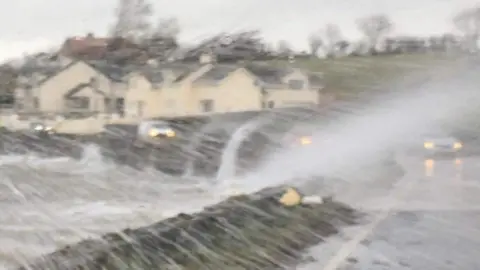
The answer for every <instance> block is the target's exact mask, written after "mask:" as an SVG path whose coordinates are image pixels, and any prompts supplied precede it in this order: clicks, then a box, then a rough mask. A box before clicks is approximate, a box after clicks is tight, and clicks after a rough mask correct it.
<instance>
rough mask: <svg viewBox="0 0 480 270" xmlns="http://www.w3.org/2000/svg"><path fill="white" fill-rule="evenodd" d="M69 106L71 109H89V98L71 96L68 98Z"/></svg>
mask: <svg viewBox="0 0 480 270" xmlns="http://www.w3.org/2000/svg"><path fill="white" fill-rule="evenodd" d="M69 107H70V108H72V109H89V108H90V99H89V98H88V97H72V98H70V99H69Z"/></svg>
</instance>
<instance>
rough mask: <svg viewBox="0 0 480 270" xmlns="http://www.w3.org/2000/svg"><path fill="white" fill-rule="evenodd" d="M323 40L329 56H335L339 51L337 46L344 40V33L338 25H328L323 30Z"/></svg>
mask: <svg viewBox="0 0 480 270" xmlns="http://www.w3.org/2000/svg"><path fill="white" fill-rule="evenodd" d="M323 36H324V38H323V40H324V44H323V46H324V48H325V52H326V53H327V55H329V56H332V55H334V54H335V50H336V49H337V44H338V43H339V42H340V41H342V40H343V36H342V32H341V30H340V27H338V25H336V24H331V23H329V24H327V25H326V26H325V28H324V29H323Z"/></svg>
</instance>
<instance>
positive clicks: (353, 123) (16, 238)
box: [0, 68, 480, 269]
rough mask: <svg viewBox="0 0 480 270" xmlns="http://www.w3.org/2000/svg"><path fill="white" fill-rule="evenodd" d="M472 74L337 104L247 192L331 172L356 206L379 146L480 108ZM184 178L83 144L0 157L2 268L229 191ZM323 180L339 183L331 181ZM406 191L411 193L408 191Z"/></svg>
mask: <svg viewBox="0 0 480 270" xmlns="http://www.w3.org/2000/svg"><path fill="white" fill-rule="evenodd" d="M476 73H478V69H477V68H474V69H471V70H469V71H468V72H465V73H464V74H462V75H461V76H460V77H459V78H458V79H442V80H436V81H434V82H430V83H427V84H424V85H422V86H421V87H415V89H412V90H408V89H407V90H405V89H403V90H404V92H402V93H397V94H395V95H393V94H392V95H384V96H382V97H381V98H378V99H375V100H373V101H372V102H371V104H372V105H371V106H357V105H356V104H353V103H344V104H341V106H340V108H339V111H340V110H341V111H344V112H347V113H346V114H340V113H338V114H336V115H335V121H329V122H328V123H322V124H320V123H319V124H317V126H316V128H315V132H314V133H313V136H312V138H313V141H314V142H315V143H314V144H312V145H310V146H309V147H302V148H287V149H283V150H280V151H278V152H276V153H274V154H273V155H272V156H271V157H270V158H269V159H268V160H266V162H265V163H263V164H262V166H260V167H259V168H258V169H256V170H255V171H252V172H250V173H249V174H248V175H246V176H245V177H242V178H241V179H236V180H237V181H236V182H238V183H239V184H241V188H242V189H244V191H247V192H249V191H254V190H258V189H260V188H262V187H266V186H270V185H276V184H282V183H291V182H292V180H293V179H294V180H295V183H296V184H299V183H301V182H302V181H306V180H307V179H309V178H310V176H312V175H330V176H337V177H339V178H341V179H343V182H342V183H341V188H339V189H335V190H337V193H336V194H335V195H336V196H337V197H338V198H340V199H342V200H344V201H345V202H348V203H350V204H352V205H353V206H362V205H364V203H363V201H362V200H361V199H362V197H367V196H361V195H363V194H369V193H368V191H369V189H371V187H372V185H378V184H379V183H378V182H375V183H367V182H365V181H364V180H363V179H364V178H363V177H357V176H358V175H359V174H366V175H369V172H368V171H365V170H362V167H363V166H364V165H368V162H370V161H371V160H372V159H376V158H380V157H381V155H382V153H383V151H384V150H385V149H389V148H396V147H398V146H399V145H400V146H402V145H403V144H404V143H405V142H406V141H410V140H413V139H414V138H415V137H416V136H417V135H419V134H421V133H422V132H423V131H426V130H428V129H431V128H435V127H440V126H442V125H443V124H442V123H444V122H455V121H456V120H457V119H458V118H461V117H462V115H464V114H466V113H468V112H469V111H470V110H471V109H472V108H473V107H475V106H477V104H480V102H479V100H478V98H479V95H478V93H477V91H476V85H478V83H477V80H476V79H475V77H476V75H477V74H476ZM335 109H336V108H333V110H335ZM334 114H335V113H334ZM285 121H287V120H285ZM261 122H262V121H259V120H258V122H257V121H250V122H249V123H246V124H245V125H244V126H243V127H240V128H239V129H237V130H236V132H235V134H236V135H235V134H234V135H233V136H232V137H231V139H230V141H229V146H227V148H226V149H225V150H224V152H223V153H222V164H221V166H220V167H221V169H220V171H219V172H218V174H217V176H216V178H217V179H219V180H220V181H223V180H229V179H230V178H231V176H232V175H233V174H234V173H233V172H234V169H235V168H234V164H235V156H236V153H237V152H238V148H239V145H240V144H241V141H242V140H244V138H245V137H246V136H248V134H249V133H250V132H253V131H255V130H256V129H257V128H258V127H259V126H260V125H261ZM242 128H243V129H242ZM400 148H401V147H400ZM357 168H358V169H357ZM407 177H411V176H407ZM412 177H416V176H412ZM183 178H184V179H179V178H176V177H171V176H168V175H166V174H163V173H161V172H155V171H153V170H145V171H140V172H139V171H135V170H132V169H129V168H125V167H120V166H116V165H113V164H108V163H105V162H103V161H102V159H101V155H100V154H99V151H98V148H96V147H95V146H86V147H85V149H84V155H83V158H82V159H81V160H80V161H74V160H71V159H64V158H62V159H40V158H38V157H34V156H30V157H28V158H26V157H25V156H16V157H2V158H1V159H0V179H1V181H0V198H1V199H0V203H1V204H2V211H3V214H2V216H1V217H0V218H1V224H2V225H1V226H0V237H1V238H0V239H2V243H4V244H3V245H2V246H1V247H0V255H1V257H0V260H2V261H3V262H5V266H7V265H9V264H10V263H12V262H18V261H22V260H23V259H24V258H26V257H31V256H35V255H38V254H41V253H45V252H48V251H51V250H53V249H54V248H56V247H57V246H58V245H63V244H66V243H71V242H73V241H76V240H79V239H81V238H85V237H88V236H97V235H99V234H101V233H103V232H106V231H111V230H119V229H123V228H125V227H133V226H140V225H144V224H146V223H150V222H153V221H156V220H159V219H163V218H165V217H167V216H170V215H173V214H175V213H177V212H178V211H185V212H191V211H196V210H199V209H200V208H201V207H202V206H203V205H205V204H209V203H213V202H215V201H216V200H219V199H221V196H219V195H218V194H216V193H221V194H222V196H225V192H224V191H222V190H221V188H218V187H217V186H211V184H210V183H212V182H215V181H211V180H212V179H204V178H199V177H194V176H193V175H191V174H186V175H185V176H184V177H183ZM367 178H368V177H367ZM184 180H185V181H184ZM414 180H416V178H410V180H409V181H408V183H412V184H413V185H417V183H415V181H414ZM385 181H390V180H389V179H385ZM325 184H326V185H335V184H338V183H331V182H328V181H327V182H325ZM403 187H404V186H403ZM239 188H240V187H239ZM347 190H349V191H352V192H346V191H347ZM390 191H391V190H389V189H386V190H385V194H375V198H373V199H377V201H376V202H377V203H385V202H386V200H387V201H388V199H391V198H387V196H386V194H387V193H388V194H391V193H390ZM222 192H223V193H222ZM405 193H406V194H407V195H408V194H412V192H411V191H410V190H409V191H408V192H405ZM392 196H393V197H395V196H396V197H398V198H397V199H398V200H399V201H404V197H401V196H400V195H398V194H393V195H392ZM402 196H403V195H402ZM445 196H447V195H445ZM369 199H372V198H369ZM410 199H411V198H410ZM392 207H393V206H392ZM407 227H408V226H407ZM364 229H365V228H363V227H362V228H360V229H359V230H360V231H364ZM418 230H420V229H418ZM356 233H357V232H355V233H354V234H356ZM347 238H348V237H347V236H345V239H338V241H337V242H338V243H337V244H332V246H329V247H328V248H325V247H323V248H321V251H318V252H320V253H322V254H323V255H324V256H323V257H324V258H321V256H315V257H317V259H318V260H322V263H319V262H317V263H316V264H314V266H315V267H313V268H312V269H322V268H321V266H324V265H327V263H328V261H329V260H330V259H331V258H332V257H335V256H336V254H338V252H337V251H338V250H345V249H344V248H343V245H344V243H345V242H348V241H349V239H347ZM353 238H354V237H353ZM327 244H328V243H327ZM326 249H328V252H327V251H326ZM406 249H408V248H406ZM472 250H475V249H472ZM327 253H328V255H325V254H327ZM343 259H345V258H343ZM338 264H340V263H336V264H335V265H334V266H338ZM332 269H334V268H332ZM367 269H373V268H371V267H370V268H368V267H367ZM437 269H440V268H437ZM458 269H460V268H458ZM463 269H465V268H463Z"/></svg>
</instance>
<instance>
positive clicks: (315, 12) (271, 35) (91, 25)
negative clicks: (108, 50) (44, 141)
mask: <svg viewBox="0 0 480 270" xmlns="http://www.w3.org/2000/svg"><path fill="white" fill-rule="evenodd" d="M2 2H3V3H2ZM152 2H155V8H156V13H157V15H159V16H176V17H178V18H179V20H180V23H181V24H182V27H183V33H182V36H181V38H182V40H185V41H195V40H196V39H199V38H200V37H202V36H205V35H207V34H212V33H215V32H217V31H222V30H236V29H240V28H260V29H261V30H262V31H263V32H264V34H265V36H266V37H267V38H268V39H270V40H272V41H275V40H279V39H286V40H288V41H289V42H290V43H292V44H293V45H294V46H295V47H297V48H303V47H305V46H306V37H307V36H308V34H309V33H310V32H312V31H313V30H314V29H315V28H319V27H320V26H321V25H322V24H325V23H327V22H332V23H337V24H339V25H340V26H341V27H342V30H343V31H344V34H345V35H346V36H349V37H351V38H356V37H358V36H359V34H358V32H357V31H356V29H355V23H354V20H355V18H358V17H360V16H364V15H367V14H371V13H377V12H382V13H386V14H388V15H389V16H391V18H392V19H393V20H394V22H395V23H396V30H395V31H396V32H397V33H405V34H420V35H422V34H427V33H441V32H444V31H449V30H451V29H452V27H451V24H450V18H451V17H452V15H453V14H454V13H455V11H458V10H459V9H461V8H463V7H468V6H473V5H475V4H477V3H479V2H480V0H477V1H474V0H170V1H167V0H155V1H152ZM0 3H2V7H3V8H2V9H0V25H1V26H2V27H1V29H2V35H1V37H0V59H5V58H7V57H8V58H9V57H14V56H18V55H21V54H22V53H23V52H24V51H27V52H31V51H34V50H39V49H43V48H46V47H51V46H53V45H54V44H55V45H57V44H58V43H59V42H61V40H63V39H64V38H65V37H66V36H72V35H84V34H85V33H87V32H94V33H96V34H97V35H101V34H104V33H105V32H106V30H107V29H108V27H109V25H111V23H112V20H113V19H112V17H113V9H114V7H115V5H116V0H81V1H71V0H69V1H67V0H15V1H7V0H0Z"/></svg>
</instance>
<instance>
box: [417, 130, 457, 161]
mask: <svg viewBox="0 0 480 270" xmlns="http://www.w3.org/2000/svg"><path fill="white" fill-rule="evenodd" d="M423 148H424V151H425V153H426V155H427V156H433V155H442V154H446V155H456V154H457V153H459V152H460V151H462V149H463V144H462V142H461V141H460V140H459V139H457V138H455V137H452V136H441V135H430V136H426V137H425V138H424V142H423Z"/></svg>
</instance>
